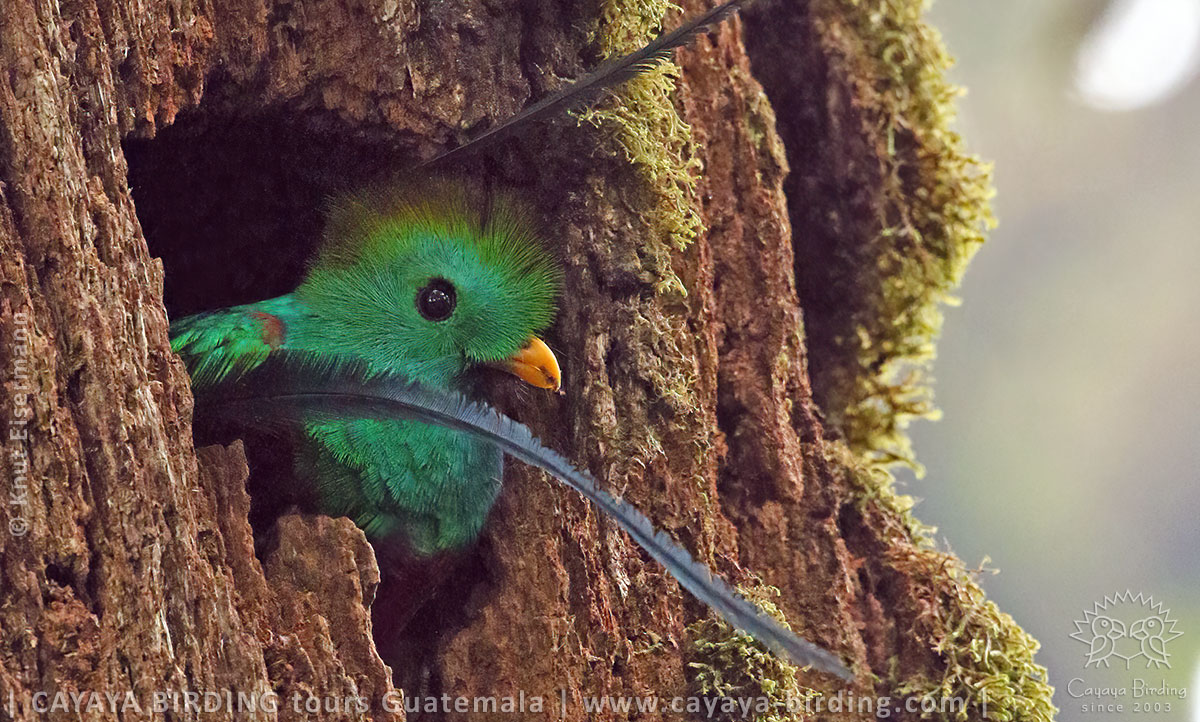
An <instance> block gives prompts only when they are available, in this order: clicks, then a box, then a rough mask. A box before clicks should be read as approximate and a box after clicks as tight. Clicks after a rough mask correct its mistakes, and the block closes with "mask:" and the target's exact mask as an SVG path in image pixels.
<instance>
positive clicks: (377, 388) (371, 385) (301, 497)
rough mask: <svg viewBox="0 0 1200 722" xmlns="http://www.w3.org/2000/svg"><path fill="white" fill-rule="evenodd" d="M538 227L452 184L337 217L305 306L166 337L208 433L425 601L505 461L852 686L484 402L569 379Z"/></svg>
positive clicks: (485, 509)
mask: <svg viewBox="0 0 1200 722" xmlns="http://www.w3.org/2000/svg"><path fill="white" fill-rule="evenodd" d="M747 1H748V0H728V1H727V2H725V3H722V4H721V5H718V6H717V7H715V8H713V9H712V10H710V11H708V12H707V13H704V14H702V15H700V16H699V17H697V18H695V19H693V20H691V21H689V22H688V23H685V24H684V25H683V26H681V27H680V28H678V29H676V30H675V31H673V32H671V33H667V34H664V35H662V36H660V37H659V38H657V39H655V40H654V41H653V42H651V43H650V44H648V45H647V46H646V47H644V48H642V49H640V50H638V51H635V52H634V53H631V54H629V55H627V56H625V57H624V58H619V59H616V60H612V61H609V62H607V63H605V64H603V65H602V66H601V67H600V68H598V69H597V70H596V71H594V72H592V73H589V74H588V75H586V76H584V77H583V78H581V79H579V80H577V81H576V82H574V83H572V84H571V85H570V86H568V87H567V88H564V89H563V90H562V91H559V92H557V93H554V94H551V95H550V96H548V97H547V98H544V99H543V100H540V101H538V102H537V103H535V104H533V105H531V106H530V107H529V108H527V109H526V110H524V111H522V112H521V113H519V114H517V115H516V116H514V118H512V119H510V120H508V121H506V122H504V123H501V124H500V125H498V126H496V127H495V128H493V129H491V130H489V131H487V132H486V133H483V134H482V135H480V136H477V137H476V139H475V140H473V141H471V142H469V143H467V144H465V145H464V146H461V147H460V148H457V149H455V150H453V151H451V152H448V153H445V154H443V155H442V156H439V157H438V158H435V159H434V160H433V161H431V162H430V163H427V164H425V165H426V166H429V165H432V164H434V163H438V162H445V161H446V159H448V158H451V157H452V156H458V155H459V154H460V153H461V151H463V150H464V149H467V148H475V149H478V148H479V147H481V146H484V145H486V144H488V143H491V142H495V141H496V140H497V139H500V138H502V137H504V136H506V135H507V134H508V133H510V132H512V130H514V129H515V128H516V127H517V126H518V125H520V124H521V123H524V122H531V121H533V120H538V119H540V118H543V117H545V116H546V115H548V114H549V113H551V112H553V111H558V110H564V109H569V108H572V107H576V106H578V105H579V104H581V103H583V102H586V101H587V99H588V98H594V97H596V96H597V95H598V94H599V93H600V92H601V91H603V90H604V89H605V88H607V87H610V86H611V85H613V84H615V83H618V82H621V81H622V80H624V79H626V78H629V77H632V76H633V75H636V74H637V73H639V72H642V71H644V70H645V69H646V68H648V67H650V66H652V65H653V63H654V62H655V60H656V59H659V58H663V57H666V56H667V55H668V54H669V52H670V51H671V50H672V49H673V48H675V47H678V46H680V45H682V44H684V43H686V42H687V41H688V40H689V39H690V38H691V37H694V36H695V35H696V34H697V33H699V32H701V31H702V30H703V28H705V27H707V26H709V25H711V24H714V23H716V22H720V21H721V20H722V19H723V18H725V17H728V16H729V14H730V13H732V12H733V11H734V10H736V9H737V8H738V7H739V6H741V5H743V4H745V2H747ZM531 228H532V224H531V223H530V222H529V220H528V219H527V217H526V216H525V215H524V214H523V213H522V212H521V211H520V206H519V204H517V203H514V202H512V201H511V200H509V199H506V198H504V197H502V196H501V197H496V198H488V197H484V196H483V195H482V194H476V193H472V192H471V191H469V190H468V189H467V188H466V187H464V186H463V185H461V184H453V183H448V182H444V181H443V182H429V183H426V184H423V185H421V186H420V187H415V186H408V187H391V188H388V189H383V190H374V191H367V192H364V193H360V194H358V195H355V196H351V197H349V198H348V199H345V200H343V201H341V202H340V203H337V204H335V205H334V206H333V207H332V210H331V212H330V214H329V218H328V221H327V225H326V230H325V239H324V243H323V245H322V247H321V249H320V250H319V252H318V253H317V254H316V257H315V259H314V260H313V262H312V265H311V266H310V268H309V271H308V274H307V276H306V277H305V279H304V281H303V282H302V283H301V284H300V285H299V287H297V288H296V290H295V291H293V292H292V293H289V294H286V295H283V296H280V297H278V298H273V299H269V300H266V301H261V302H258V303H252V304H247V305H243V306H236V307H232V308H227V309H222V310H218V311H211V312H207V313H200V314H196V315H193V316H188V317H186V318H182V319H179V320H178V321H176V322H174V323H172V324H171V345H172V348H174V350H175V351H176V352H177V353H178V354H179V355H180V356H181V357H182V358H183V360H184V363H185V364H186V366H187V368H188V372H189V373H190V375H191V377H192V388H193V391H194V393H195V396H196V417H197V421H198V423H199V422H200V421H201V420H202V419H209V420H212V419H216V420H219V421H220V422H222V423H227V424H230V425H233V426H235V427H240V428H241V429H243V430H264V429H265V430H267V431H269V432H270V433H273V434H276V435H279V436H284V437H286V438H287V439H288V440H290V441H291V449H290V456H289V457H288V459H287V461H288V464H289V465H290V468H289V469H287V470H286V473H285V474H284V477H286V478H284V479H282V480H281V481H280V482H279V483H277V484H275V485H274V487H273V488H271V489H269V490H268V491H269V492H270V493H271V494H272V495H276V496H280V497H282V498H283V499H284V500H285V501H288V502H292V503H298V504H299V505H300V506H302V507H305V508H308V509H309V510H312V511H317V512H319V513H323V514H327V515H330V516H348V517H350V518H351V519H353V520H354V522H355V523H356V524H357V525H358V526H359V527H360V528H361V529H362V530H363V531H364V532H365V533H366V535H367V538H368V539H369V540H370V541H371V543H372V545H373V546H374V547H375V549H376V553H377V555H378V556H380V557H381V559H382V563H381V567H382V571H384V573H385V575H387V574H390V575H391V576H392V578H393V579H394V578H395V577H396V576H397V574H401V575H403V574H406V573H408V572H411V571H412V569H413V566H414V565H413V562H417V563H418V564H417V567H418V569H417V572H416V574H417V575H418V576H416V577H406V578H405V580H404V582H405V583H404V584H403V585H402V586H403V587H405V588H406V589H409V590H414V589H415V590H417V591H427V588H429V587H432V586H434V585H436V583H437V582H438V581H439V575H440V574H441V572H440V571H439V569H440V568H441V567H440V564H439V563H437V561H438V560H441V561H444V560H445V559H447V558H448V557H450V558H452V557H453V555H454V554H455V553H456V552H458V551H460V550H462V549H464V548H466V547H468V546H469V545H470V544H471V543H472V542H473V541H474V540H475V539H476V538H477V537H478V535H479V533H480V531H481V529H482V528H483V525H484V522H485V521H486V519H487V516H488V513H489V511H490V510H491V508H492V506H493V504H494V502H495V500H496V497H497V495H498V493H499V491H500V483H501V472H502V466H501V464H502V462H503V455H504V454H505V453H507V454H509V455H512V456H514V457H515V458H518V459H520V460H521V461H524V462H526V463H529V464H532V465H535V466H538V467H540V468H542V469H544V470H546V471H548V472H550V473H551V474H552V475H554V476H555V477H556V478H557V479H559V480H560V481H562V482H563V483H565V484H567V485H568V486H570V487H571V488H573V489H575V490H576V491H578V492H579V493H581V494H582V495H584V497H586V498H587V499H588V500H589V501H590V502H591V503H593V504H595V505H596V507H597V508H598V509H600V510H601V511H602V512H603V513H605V514H607V515H608V516H609V517H611V518H612V519H613V520H614V521H616V522H617V523H618V524H619V525H620V526H621V527H622V528H623V529H624V530H625V531H626V532H627V533H628V534H629V535H630V537H631V538H633V539H634V540H635V541H636V542H637V543H638V544H640V545H641V546H642V547H643V548H644V549H645V550H646V551H647V552H648V553H649V554H650V555H651V556H652V557H654V558H655V559H656V560H658V561H659V562H660V563H661V564H663V566H664V567H665V568H666V569H667V570H668V571H669V572H670V573H671V574H672V575H673V576H674V577H675V578H676V579H677V580H678V581H679V583H680V584H681V585H682V586H683V587H685V588H686V589H688V591H690V592H691V593H692V594H694V595H695V596H696V597H697V598H698V599H700V600H701V601H702V602H704V603H705V604H707V605H708V606H709V607H711V608H712V609H713V610H714V611H716V612H717V613H718V614H720V615H721V616H722V617H724V618H725V619H726V620H728V621H729V622H730V623H732V624H733V625H734V626H736V627H738V628H739V629H742V630H744V631H746V632H748V633H750V634H751V635H753V636H754V637H755V638H756V639H758V640H759V641H761V642H763V643H764V644H766V645H767V646H768V647H769V648H771V649H772V650H773V651H775V652H776V653H777V654H779V655H781V656H783V657H785V658H787V659H790V660H791V661H793V662H795V663H798V664H802V665H812V666H814V667H816V668H818V669H821V670H823V671H825V672H828V673H830V674H833V675H835V676H838V677H840V678H842V679H845V680H849V679H851V678H852V675H851V673H850V671H849V670H848V669H847V668H846V667H845V665H844V664H843V663H842V662H841V661H840V660H839V659H838V658H837V657H835V656H834V655H832V654H831V653H829V652H828V651H826V650H824V649H821V648H820V647H817V646H816V645H813V644H812V643H810V642H807V641H805V640H803V639H801V638H799V637H797V636H796V635H795V634H793V633H792V632H791V631H789V630H788V629H786V628H785V627H783V626H782V625H780V624H779V623H778V622H777V621H776V620H774V619H772V618H771V617H769V616H767V615H765V614H763V613H762V612H761V610H759V609H758V608H757V607H755V606H754V605H753V604H751V603H750V602H748V601H746V600H745V599H744V598H742V597H741V596H740V595H738V594H737V593H736V592H735V591H734V590H733V589H732V588H731V587H729V585H728V584H726V583H725V582H724V581H723V580H721V579H720V578H719V577H715V576H714V575H713V574H712V573H711V572H710V571H709V570H708V569H707V567H705V566H704V565H702V564H700V563H698V562H696V561H695V560H693V559H692V558H691V556H690V555H689V554H688V553H687V552H686V551H685V550H684V549H682V548H681V547H680V546H679V545H677V544H676V543H675V542H674V541H673V540H672V539H671V538H670V537H668V536H667V535H665V534H663V533H662V532H660V531H657V530H656V529H655V528H654V526H653V525H652V524H651V523H650V521H649V520H648V519H647V518H646V517H645V516H643V515H642V514H641V513H639V512H638V511H637V510H636V509H634V508H633V507H631V506H629V505H628V504H626V503H625V502H623V501H621V500H620V499H616V498H614V497H613V496H611V495H610V494H608V493H607V492H605V491H604V490H603V489H602V488H601V487H600V486H599V484H597V483H596V481H595V480H594V479H593V478H592V477H591V476H589V475H588V474H587V473H586V472H583V471H580V470H579V469H577V468H575V467H574V466H573V465H572V464H571V463H570V462H569V461H567V460H566V459H565V458H564V457H562V456H560V455H558V454H557V453H555V452H554V451H552V450H550V449H547V448H546V447H544V446H542V445H541V443H540V442H539V441H538V440H537V439H536V438H535V437H534V436H533V435H532V434H531V433H530V432H529V430H528V429H527V428H525V427H524V426H522V425H520V424H518V423H516V422H514V421H513V420H512V419H509V418H508V417H505V416H503V415H500V414H498V413H497V412H496V411H495V410H494V409H492V408H491V407H488V406H487V405H486V404H483V403H482V402H481V401H480V399H479V398H478V395H477V394H476V393H475V384H474V383H473V381H472V379H473V378H474V373H473V372H474V371H475V370H476V369H477V368H479V367H489V366H490V367H497V368H501V369H504V370H506V371H509V372H511V373H512V374H515V375H516V376H518V377H519V378H521V379H523V380H524V381H526V382H528V383H530V384H532V385H534V386H537V387H541V388H546V389H552V390H557V389H558V388H559V385H560V381H561V375H560V370H559V366H558V362H557V360H556V359H555V357H554V354H553V353H552V352H551V351H550V349H549V347H547V346H546V344H545V343H544V342H543V341H541V340H540V339H539V338H538V334H540V333H542V332H543V331H544V330H545V329H546V328H547V327H548V326H549V325H550V324H551V322H552V321H553V320H554V315H555V303H556V299H557V297H558V294H559V292H560V289H561V286H562V277H563V274H562V270H561V268H560V266H559V265H558V264H557V263H556V262H555V260H554V259H553V256H552V255H551V254H550V253H548V252H547V250H546V249H545V248H544V247H543V246H542V245H541V244H540V243H539V242H538V240H537V239H536V234H534V233H533V232H532V231H531V230H530V229H531ZM422 562H424V564H423V566H424V568H423V569H421V568H420V567H421V566H422V564H421V563H422ZM398 569H399V570H402V571H399V572H397V570H398ZM431 569H432V571H431ZM390 601H394V600H390ZM380 606H381V605H380V600H379V599H376V601H375V608H374V609H373V612H375V614H374V617H375V620H376V623H377V624H379V623H380V622H382V623H384V624H385V625H387V626H389V627H390V628H391V631H396V629H398V628H400V627H402V626H403V621H398V619H397V618H398V617H405V616H406V615H408V614H411V613H412V612H413V611H414V610H413V609H388V610H382V611H381V610H380V609H379V607H380ZM401 606H403V605H401ZM377 631H378V627H377ZM384 636H385V637H386V636H387V635H386V634H385V635H384Z"/></svg>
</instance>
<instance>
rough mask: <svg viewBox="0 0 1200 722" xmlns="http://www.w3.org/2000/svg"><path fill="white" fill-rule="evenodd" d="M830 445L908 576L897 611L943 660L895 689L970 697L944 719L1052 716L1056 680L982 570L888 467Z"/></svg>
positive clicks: (1047, 719)
mask: <svg viewBox="0 0 1200 722" xmlns="http://www.w3.org/2000/svg"><path fill="white" fill-rule="evenodd" d="M829 448H830V451H829V454H830V460H831V461H832V462H834V463H835V464H837V465H839V466H842V467H843V468H845V469H847V470H848V472H847V473H848V475H849V481H850V486H851V488H852V489H853V490H854V491H855V492H856V495H857V498H858V510H859V512H860V513H861V514H862V516H863V521H864V524H863V525H864V527H865V528H867V529H869V530H870V531H871V532H872V533H873V534H875V535H877V536H878V537H879V539H880V541H881V542H883V544H882V547H883V548H885V549H887V550H888V552H887V557H886V560H885V564H886V565H887V566H888V567H890V568H891V569H892V570H894V571H895V572H896V573H897V575H898V576H899V578H902V579H905V580H907V584H908V588H909V590H910V592H911V594H910V595H909V597H908V598H907V599H906V601H905V602H903V605H904V608H896V609H892V610H891V614H892V615H893V617H894V618H895V619H896V620H897V622H896V623H897V624H904V625H905V634H907V635H910V636H911V637H912V639H913V640H914V641H917V642H919V643H921V644H922V645H924V646H926V647H927V648H928V649H930V650H932V651H933V652H934V653H935V654H937V655H938V657H939V658H940V659H941V661H942V662H943V663H944V665H945V669H944V671H943V673H942V675H941V677H940V678H932V677H928V676H924V675H920V676H916V677H909V678H907V679H904V680H903V681H901V682H900V683H899V684H898V685H897V686H896V687H895V689H893V690H892V694H893V695H894V696H896V697H921V698H924V699H932V700H954V699H957V700H963V701H964V702H965V705H963V706H961V707H959V708H957V709H955V710H953V711H952V712H948V713H945V714H943V715H942V718H944V719H954V720H960V721H961V720H967V719H988V720H995V721H996V722H1009V721H1011V720H1027V721H1029V722H1051V720H1053V719H1054V715H1055V713H1056V712H1057V709H1056V708H1055V707H1054V704H1053V702H1052V700H1051V698H1052V696H1053V693H1054V688H1053V687H1051V686H1050V684H1049V682H1048V679H1047V673H1046V668H1045V667H1043V666H1041V665H1039V664H1037V663H1035V662H1034V654H1035V653H1036V652H1037V650H1038V647H1039V644H1038V642H1037V640H1036V639H1034V638H1033V637H1032V636H1030V635H1029V634H1028V633H1027V632H1025V630H1023V629H1021V627H1020V626H1019V625H1018V624H1017V623H1016V621H1015V620H1013V618H1012V617H1011V616H1009V615H1008V614H1005V613H1003V612H1001V611H1000V610H999V609H998V608H997V607H996V605H995V603H994V602H991V601H989V600H988V599H987V598H986V597H985V595H984V592H983V589H982V588H981V587H980V586H979V583H978V582H977V581H976V580H975V575H976V574H977V572H975V571H973V570H969V569H967V568H966V567H965V565H963V563H962V561H961V560H959V559H958V557H956V556H954V555H953V554H952V553H949V552H946V551H941V550H939V549H938V548H937V545H936V544H935V543H934V539H933V534H934V532H935V531H936V530H935V529H933V528H932V527H928V526H925V525H924V524H922V523H921V522H919V521H917V519H916V518H914V517H913V515H912V506H913V501H912V499H911V498H910V497H907V496H901V495H898V494H896V493H895V491H894V490H893V489H892V477H891V474H890V473H889V472H888V471H886V470H884V469H881V468H879V467H878V466H874V465H870V464H867V463H864V462H863V461H862V460H860V459H857V458H855V457H854V456H853V454H852V453H851V452H850V451H849V450H848V449H847V448H846V447H845V446H842V445H839V444H830V446H829Z"/></svg>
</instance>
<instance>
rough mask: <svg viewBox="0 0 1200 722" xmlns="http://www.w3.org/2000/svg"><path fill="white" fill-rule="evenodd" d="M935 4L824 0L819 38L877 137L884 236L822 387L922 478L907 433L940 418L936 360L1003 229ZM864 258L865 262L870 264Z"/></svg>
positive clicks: (864, 433) (855, 274) (874, 244)
mask: <svg viewBox="0 0 1200 722" xmlns="http://www.w3.org/2000/svg"><path fill="white" fill-rule="evenodd" d="M927 5H928V2H927V1H924V0H822V1H821V2H815V3H814V4H813V15H814V17H815V18H816V24H817V27H818V31H819V32H820V34H821V35H822V37H824V38H825V39H826V42H827V43H828V44H829V45H830V47H834V48H836V49H837V52H839V53H841V54H842V55H843V56H844V57H843V60H844V62H846V63H847V64H848V65H849V66H850V68H851V69H852V70H853V72H852V74H851V77H852V78H854V79H856V80H855V81H854V85H853V88H852V92H853V93H854V95H855V98H854V106H855V107H856V108H858V109H859V112H860V113H861V117H862V123H863V132H865V133H866V134H867V135H868V137H870V138H873V139H877V145H876V154H877V155H878V160H879V163H880V170H881V172H880V176H881V181H882V188H881V189H880V190H879V197H878V199H877V201H876V209H877V213H878V227H879V232H878V234H877V236H876V237H875V238H874V239H873V240H871V241H869V242H868V247H867V248H860V249H856V251H855V252H854V257H855V261H856V262H854V263H852V264H847V267H846V268H844V269H841V270H840V271H839V272H840V273H841V274H842V275H843V277H842V278H840V279H837V282H838V283H839V284H840V285H844V286H846V287H848V288H850V289H852V290H853V292H854V293H855V294H856V296H857V297H858V299H860V300H859V301H858V303H857V305H856V306H855V307H854V310H853V311H850V312H848V313H847V316H846V318H845V319H843V320H841V321H839V324H840V328H841V332H839V333H838V334H837V336H836V341H835V343H836V344H838V345H840V346H841V348H840V350H839V351H837V352H836V356H837V357H838V358H839V359H841V362H840V363H843V364H845V365H847V366H849V367H850V368H844V369H841V370H840V372H833V373H831V374H830V376H829V383H828V385H829V386H831V387H833V388H826V389H820V390H819V392H820V393H821V395H822V396H823V397H824V398H822V399H821V401H822V404H823V406H825V407H826V408H825V410H826V412H827V413H828V414H829V415H830V418H831V419H833V420H834V421H835V422H836V423H837V424H838V426H840V427H841V429H842V431H843V433H844V434H845V436H846V439H847V440H848V442H849V444H850V446H851V448H852V449H853V450H854V451H855V452H856V453H857V454H858V455H859V456H861V457H862V458H865V459H868V460H870V461H872V462H875V463H880V464H883V465H889V464H893V463H897V462H903V463H907V464H909V465H911V466H913V468H915V469H917V470H918V471H920V467H919V465H917V464H916V461H915V459H914V457H913V453H912V449H911V446H910V444H909V440H908V436H907V433H906V431H905V429H906V427H907V425H908V423H909V422H910V421H911V420H912V419H914V418H917V417H930V416H935V415H936V411H935V409H934V407H933V404H932V396H931V392H930V390H929V381H928V364H929V362H930V361H931V360H932V358H933V356H934V341H935V340H936V338H937V337H938V335H939V333H940V331H941V327H942V312H941V306H942V305H943V304H947V303H953V302H954V298H953V297H952V295H951V293H952V292H953V290H954V289H955V288H956V287H957V286H958V284H959V282H960V281H961V279H962V276H963V272H964V271H965V269H966V266H967V262H968V261H969V260H970V258H971V256H972V255H973V254H974V253H975V251H976V250H977V249H978V248H979V246H980V245H981V244H982V243H983V241H984V238H985V234H986V232H987V230H988V229H990V228H992V227H994V225H995V219H994V218H993V216H992V213H991V205H990V201H991V198H992V196H993V194H994V193H993V189H992V186H991V166H990V165H989V164H986V163H983V162H982V161H981V160H980V159H979V158H978V157H977V156H974V155H970V154H968V153H967V152H966V151H965V150H964V144H963V141H962V138H961V137H960V136H959V135H958V133H956V132H955V131H954V130H952V129H951V126H952V123H953V120H954V117H955V110H954V99H955V98H956V97H958V96H959V95H960V94H961V91H960V89H959V88H957V87H956V86H954V85H952V84H951V83H949V82H948V81H947V79H946V77H945V71H946V70H947V69H948V68H949V67H950V66H951V64H952V63H953V60H952V58H951V57H950V55H949V54H948V53H947V51H946V48H945V46H944V45H943V43H942V40H941V37H940V35H939V34H938V33H937V31H936V30H934V29H932V28H930V27H929V26H928V25H926V24H925V23H924V22H923V20H922V15H923V14H924V12H925V10H926V8H927ZM862 261H866V262H865V263H863V262H862Z"/></svg>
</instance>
